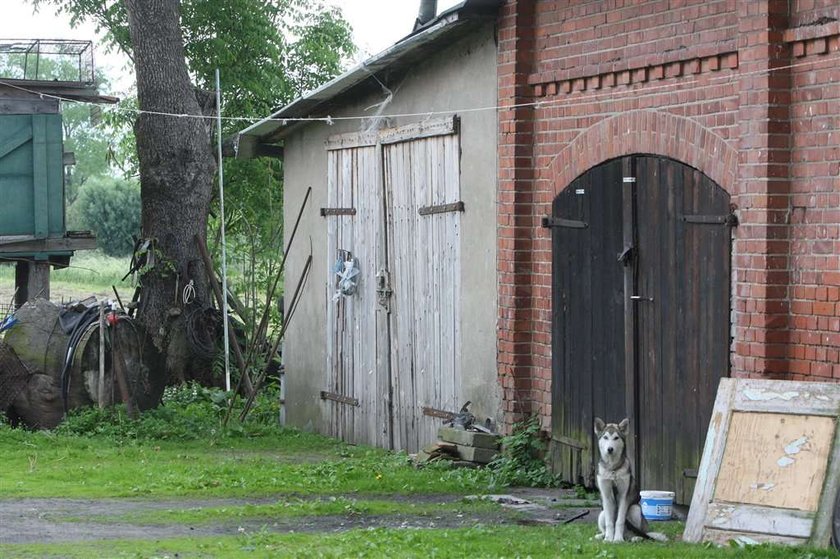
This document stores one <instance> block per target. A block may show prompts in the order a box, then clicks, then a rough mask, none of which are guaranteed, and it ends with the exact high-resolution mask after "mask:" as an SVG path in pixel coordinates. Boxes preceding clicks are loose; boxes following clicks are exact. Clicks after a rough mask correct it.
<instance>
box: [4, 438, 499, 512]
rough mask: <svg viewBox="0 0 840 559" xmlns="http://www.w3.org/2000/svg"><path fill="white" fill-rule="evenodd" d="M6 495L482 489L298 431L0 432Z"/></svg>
mask: <svg viewBox="0 0 840 559" xmlns="http://www.w3.org/2000/svg"><path fill="white" fill-rule="evenodd" d="M0 455H2V456H3V467H2V470H0V498H8V497H87V498H102V497H128V496H148V497H165V496H190V495H202V496H207V497H242V496H259V495H262V496H265V495H274V494H281V493H295V494H302V495H312V494H321V495H339V494H347V493H357V494H371V495H375V494H386V493H396V494H413V493H424V492H425V493H428V492H436V493H462V492H464V491H477V490H479V489H482V488H484V487H486V481H485V480H486V476H485V475H484V474H483V473H476V472H475V471H471V470H450V469H446V468H443V467H428V468H423V469H422V470H417V469H416V468H414V466H412V465H411V464H410V463H409V460H408V458H407V456H406V455H404V454H394V453H387V452H384V451H380V450H374V449H367V448H357V447H351V446H347V445H343V444H340V443H337V442H335V441H333V440H331V439H327V438H325V437H318V436H316V435H310V434H305V433H301V432H299V431H295V430H278V432H277V433H276V435H275V436H272V437H259V438H254V439H249V438H219V439H216V440H209V441H177V442H170V441H157V442H154V441H152V442H147V441H132V442H125V441H111V440H109V439H98V440H92V439H91V438H87V437H78V436H73V435H56V434H49V433H26V432H22V431H18V430H12V429H8V428H2V429H0Z"/></svg>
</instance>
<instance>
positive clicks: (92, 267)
mask: <svg viewBox="0 0 840 559" xmlns="http://www.w3.org/2000/svg"><path fill="white" fill-rule="evenodd" d="M130 260H131V257H128V256H126V257H121V258H115V257H113V256H107V255H105V254H103V253H101V252H99V251H93V250H82V251H79V252H77V253H76V255H75V256H73V258H71V259H70V266H69V267H67V268H64V269H62V270H55V271H54V272H53V273H52V275H51V276H50V282H51V284H52V285H53V286H55V287H61V286H66V287H75V288H79V289H82V290H103V289H108V290H110V288H111V286H112V285H116V286H117V287H118V288H119V287H121V286H122V287H124V288H127V287H128V282H129V280H126V282H125V283H121V282H120V280H121V279H122V277H123V276H124V275H125V274H126V272H128V266H129V262H130ZM14 277H15V268H14V266H12V265H5V266H0V280H4V281H14Z"/></svg>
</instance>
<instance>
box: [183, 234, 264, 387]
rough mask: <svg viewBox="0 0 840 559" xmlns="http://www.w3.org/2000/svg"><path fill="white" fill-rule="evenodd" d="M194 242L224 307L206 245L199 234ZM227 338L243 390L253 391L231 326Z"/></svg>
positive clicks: (212, 285)
mask: <svg viewBox="0 0 840 559" xmlns="http://www.w3.org/2000/svg"><path fill="white" fill-rule="evenodd" d="M195 244H196V245H198V252H199V253H200V254H201V259H202V260H203V261H204V269H205V270H207V279H208V281H209V282H210V287H211V288H212V289H213V294H214V295H215V296H216V303H217V304H218V305H219V308H220V309H221V308H224V306H223V305H222V302H223V301H224V299H222V289H221V288H220V287H219V282H217V281H216V278H215V272H214V271H213V261H212V260H210V255H209V254H208V253H207V247H206V246H205V245H204V241H202V239H201V237H200V236H199V235H196V236H195ZM222 320H229V318H228V317H227V316H224V317H222ZM228 340H230V345H231V347H232V348H233V356H234V357H235V358H236V364H237V365H238V366H239V373H240V374H239V380H240V383H241V384H242V385H243V386H244V387H245V392H247V393H248V394H249V395H250V394H252V393H253V391H254V385H253V384H251V377H250V376H249V375H248V369H246V368H245V359H244V358H243V357H242V350H241V349H240V348H239V341H238V340H237V339H236V332H234V331H233V328H229V329H228Z"/></svg>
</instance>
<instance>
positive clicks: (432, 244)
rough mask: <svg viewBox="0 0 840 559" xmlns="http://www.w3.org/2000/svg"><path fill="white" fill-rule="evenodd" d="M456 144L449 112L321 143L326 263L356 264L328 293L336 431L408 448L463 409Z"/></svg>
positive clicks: (328, 394)
mask: <svg viewBox="0 0 840 559" xmlns="http://www.w3.org/2000/svg"><path fill="white" fill-rule="evenodd" d="M459 147H460V146H459V142H458V126H457V120H456V119H452V118H449V119H443V120H435V121H427V122H424V123H422V124H416V125H409V126H405V127H400V128H394V129H388V130H383V131H379V132H378V133H373V134H352V135H346V136H337V137H335V138H333V139H331V141H330V142H328V145H327V149H328V150H329V153H328V165H329V178H328V205H329V207H328V208H324V209H323V211H322V213H323V214H324V217H325V219H327V220H328V225H327V253H328V255H329V259H330V261H329V264H330V266H331V267H332V266H334V264H335V262H336V261H338V260H339V259H340V258H345V259H346V258H352V259H354V261H355V262H357V263H358V266H359V271H360V274H359V276H358V277H359V278H360V279H359V282H358V289H357V291H356V293H354V294H352V295H350V296H346V297H345V296H338V297H336V296H334V294H335V288H336V277H335V276H333V277H332V278H331V280H330V281H329V282H328V284H327V289H326V293H325V297H326V301H327V361H328V363H327V377H328V387H327V389H326V390H324V391H322V393H321V399H322V400H323V402H324V404H325V405H326V406H328V409H329V412H328V415H329V429H328V432H329V434H331V435H333V436H336V437H339V438H342V439H344V440H347V441H352V442H358V443H366V444H373V445H377V446H382V447H386V448H398V449H405V450H409V451H416V450H418V449H419V448H420V447H421V446H423V445H426V444H428V443H431V442H434V441H435V440H436V438H437V428H438V427H439V426H440V425H441V423H442V419H441V416H444V415H446V414H447V413H451V412H454V411H457V410H458V408H459V407H460V406H461V405H462V404H463V402H461V397H460V392H459V391H460V365H459V360H458V357H459V343H460V332H459V324H460V322H459V320H460V316H459V313H460V310H459V309H460V301H459V293H460V274H461V270H460V240H459V237H460V212H461V211H462V210H463V203H462V202H461V200H460V179H459V168H460V167H459V157H460V153H459Z"/></svg>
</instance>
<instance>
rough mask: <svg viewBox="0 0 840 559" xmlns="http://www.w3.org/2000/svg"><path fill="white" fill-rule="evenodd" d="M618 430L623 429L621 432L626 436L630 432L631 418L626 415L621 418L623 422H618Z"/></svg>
mask: <svg viewBox="0 0 840 559" xmlns="http://www.w3.org/2000/svg"><path fill="white" fill-rule="evenodd" d="M618 430H619V431H621V434H622V435H624V436H625V437H626V436H627V434H628V433H629V432H630V420H629V419H627V418H626V417H625V418H624V419H622V420H621V423H619V424H618Z"/></svg>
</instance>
